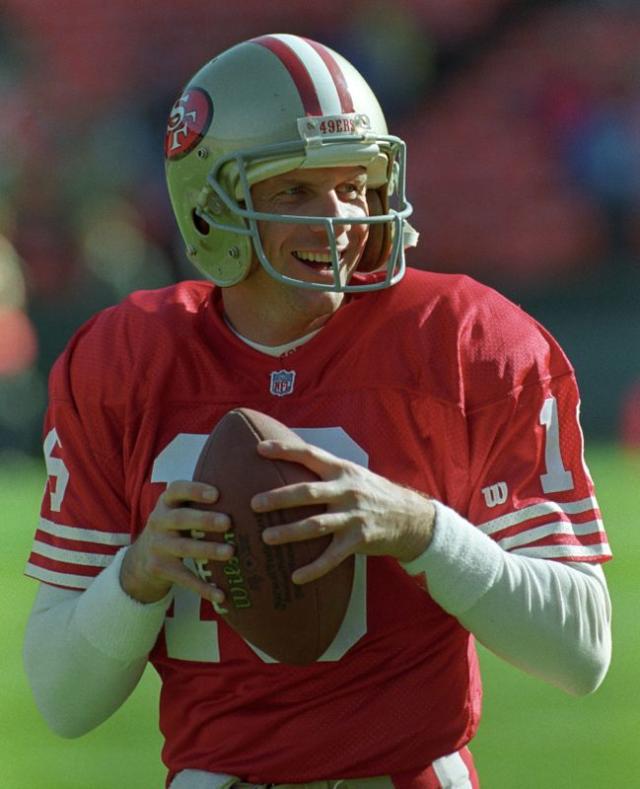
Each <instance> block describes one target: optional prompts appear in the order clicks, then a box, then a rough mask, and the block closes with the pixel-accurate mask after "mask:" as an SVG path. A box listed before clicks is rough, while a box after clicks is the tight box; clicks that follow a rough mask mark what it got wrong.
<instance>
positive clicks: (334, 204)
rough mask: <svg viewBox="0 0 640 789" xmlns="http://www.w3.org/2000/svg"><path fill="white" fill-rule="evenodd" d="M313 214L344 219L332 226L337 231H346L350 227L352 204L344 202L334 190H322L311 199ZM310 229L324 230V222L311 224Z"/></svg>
mask: <svg viewBox="0 0 640 789" xmlns="http://www.w3.org/2000/svg"><path fill="white" fill-rule="evenodd" d="M312 210H313V216H326V217H328V218H330V219H344V220H345V221H344V222H339V223H336V224H335V225H334V227H336V228H338V229H339V232H341V233H342V232H345V231H348V230H349V229H350V228H351V222H350V221H349V220H350V219H353V211H354V209H353V206H350V205H348V204H346V203H345V202H344V201H343V200H341V199H340V198H339V197H338V195H337V194H336V193H335V192H334V191H331V192H323V193H322V194H320V195H318V196H317V198H316V199H315V200H314V201H313V206H312ZM310 227H311V229H312V230H314V231H316V232H325V231H326V227H327V226H326V225H325V224H312V225H311V226H310Z"/></svg>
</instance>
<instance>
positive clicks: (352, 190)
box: [341, 184, 365, 197]
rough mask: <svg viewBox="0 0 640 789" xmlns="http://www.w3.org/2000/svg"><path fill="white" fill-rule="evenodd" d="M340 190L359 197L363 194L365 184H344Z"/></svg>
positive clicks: (350, 195) (345, 193)
mask: <svg viewBox="0 0 640 789" xmlns="http://www.w3.org/2000/svg"><path fill="white" fill-rule="evenodd" d="M341 191H342V194H344V195H347V196H349V197H359V196H360V195H362V194H364V191H365V186H364V185H362V184H344V185H343V187H342V189H341Z"/></svg>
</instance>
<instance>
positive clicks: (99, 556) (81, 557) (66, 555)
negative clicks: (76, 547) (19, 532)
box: [33, 540, 113, 567]
mask: <svg viewBox="0 0 640 789" xmlns="http://www.w3.org/2000/svg"><path fill="white" fill-rule="evenodd" d="M33 553H34V554H37V555H39V556H43V557H45V558H47V559H53V560H54V561H56V562H65V563H66V564H79V565H82V566H84V567H107V566H108V565H109V564H110V563H111V561H112V559H113V554H112V553H109V554H105V553H83V552H81V551H67V550H64V549H63V548H56V547H55V546H54V545H49V544H48V543H46V542H41V541H40V540H35V541H34V543H33Z"/></svg>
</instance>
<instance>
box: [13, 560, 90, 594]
mask: <svg viewBox="0 0 640 789" xmlns="http://www.w3.org/2000/svg"><path fill="white" fill-rule="evenodd" d="M25 573H26V574H27V575H28V576H30V577H31V578H36V579H37V580H38V581H44V582H45V583H48V584H53V585H54V586H68V587H69V588H71V589H88V588H89V586H91V584H92V582H93V578H90V577H89V576H87V575H73V574H71V573H57V572H55V571H54V570H45V568H44V567H38V565H37V564H31V562H28V563H27V565H26V567H25Z"/></svg>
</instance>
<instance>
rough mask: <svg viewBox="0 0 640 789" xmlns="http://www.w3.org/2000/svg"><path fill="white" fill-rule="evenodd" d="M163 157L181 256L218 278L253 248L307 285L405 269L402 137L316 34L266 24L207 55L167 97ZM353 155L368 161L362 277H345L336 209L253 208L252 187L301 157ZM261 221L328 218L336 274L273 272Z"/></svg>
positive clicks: (320, 221) (234, 276)
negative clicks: (317, 212)
mask: <svg viewBox="0 0 640 789" xmlns="http://www.w3.org/2000/svg"><path fill="white" fill-rule="evenodd" d="M165 162H166V175H167V183H168V187H169V194H170V197H171V204H172V206H173V210H174V213H175V215H176V219H177V222H178V226H179V228H180V232H181V234H182V237H183V239H184V241H185V243H186V246H187V255H188V257H189V258H190V259H191V261H192V262H193V263H194V264H195V265H196V266H197V267H198V268H199V269H200V271H202V272H203V274H204V275H205V276H207V277H208V278H209V279H211V280H213V281H214V282H215V283H216V284H218V285H220V286H222V287H228V286H231V285H235V284H237V283H238V282H241V281H242V280H243V279H244V278H245V277H246V276H247V274H248V273H249V270H250V267H251V262H252V257H253V253H254V252H255V255H256V256H257V258H258V260H259V261H260V263H261V265H262V266H263V267H264V268H265V269H266V270H267V271H268V272H269V274H270V275H271V276H272V277H275V278H276V279H278V280H280V281H282V282H286V283H288V284H293V285H296V286H299V287H303V288H311V289H319V290H331V291H346V292H350V291H363V290H377V289H379V288H386V287H389V286H390V285H393V284H395V283H396V282H398V281H399V280H400V279H401V277H402V276H403V274H404V271H405V259H404V248H405V246H407V245H410V244H411V241H407V237H408V236H409V237H410V236H411V233H412V229H411V228H410V226H409V225H408V223H407V222H406V219H407V217H408V216H409V215H410V214H411V212H412V208H411V205H410V204H409V202H408V201H407V199H406V197H405V173H406V166H405V145H404V143H403V141H402V140H400V139H399V138H398V137H393V136H391V135H389V134H388V133H387V126H386V122H385V119H384V116H383V114H382V110H381V109H380V105H379V104H378V101H377V99H376V97H375V96H374V94H373V92H372V90H371V88H370V87H369V86H368V84H367V83H366V82H365V80H364V78H363V77H362V76H361V75H360V74H359V73H358V71H356V69H355V68H354V67H353V66H352V65H351V64H350V63H349V62H348V61H347V60H345V59H344V58H343V57H341V56H340V55H339V54H337V53H336V52H334V51H333V50H331V49H329V48H328V47H325V46H324V45H322V44H318V43H317V42H315V41H310V40H309V39H306V38H300V37H298V36H293V35H267V36H261V37H260V38H255V39H252V40H250V41H245V42H243V43H241V44H238V45H237V46H234V47H232V48H231V49H229V50H227V51H226V52H224V53H223V54H221V55H219V56H218V57H216V58H214V59H213V60H211V61H210V62H209V63H207V64H206V65H205V66H204V67H203V68H202V69H201V70H200V71H198V72H197V73H196V74H195V75H194V77H193V78H192V79H191V80H190V81H189V83H188V84H187V85H186V87H185V88H184V90H183V91H182V93H181V95H180V97H179V98H178V100H177V101H176V103H175V104H174V105H173V109H172V111H171V115H170V117H169V122H168V126H167V132H166V137H165ZM354 165H355V166H363V167H365V168H366V170H367V202H368V206H369V216H368V217H367V218H363V219H362V220H361V221H362V222H363V223H364V224H368V225H369V237H368V240H367V245H366V248H365V251H364V253H363V255H362V258H361V260H360V261H359V264H358V270H357V274H358V276H356V277H355V280H356V281H357V282H356V281H354V280H352V281H351V282H347V283H341V281H340V277H339V257H338V250H337V246H336V230H335V227H336V225H339V223H340V221H341V220H340V218H339V217H301V216H296V215H289V214H283V215H281V214H271V213H264V212H257V211H255V210H254V207H253V201H252V198H251V186H252V185H253V184H255V183H258V182H259V181H262V180H264V179H266V178H270V177H272V176H275V175H281V174H283V173H286V172H289V171H291V170H295V169H298V168H306V167H309V168H318V167H344V166H354ZM358 221H360V220H358ZM258 222H287V223H309V224H313V225H315V226H318V225H324V226H325V227H326V232H327V238H328V246H329V248H330V250H331V255H332V268H333V280H334V281H333V284H331V285H327V284H322V283H315V282H304V281H301V280H298V279H293V278H291V277H288V276H286V275H283V274H281V273H279V272H278V271H276V269H275V268H274V267H273V265H272V264H271V262H270V261H269V260H268V258H267V256H266V255H265V252H264V249H263V247H262V243H261V240H260V234H259V232H258ZM342 222H343V224H344V220H342ZM413 233H414V234H415V231H413ZM361 274H364V276H360V275H361Z"/></svg>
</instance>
